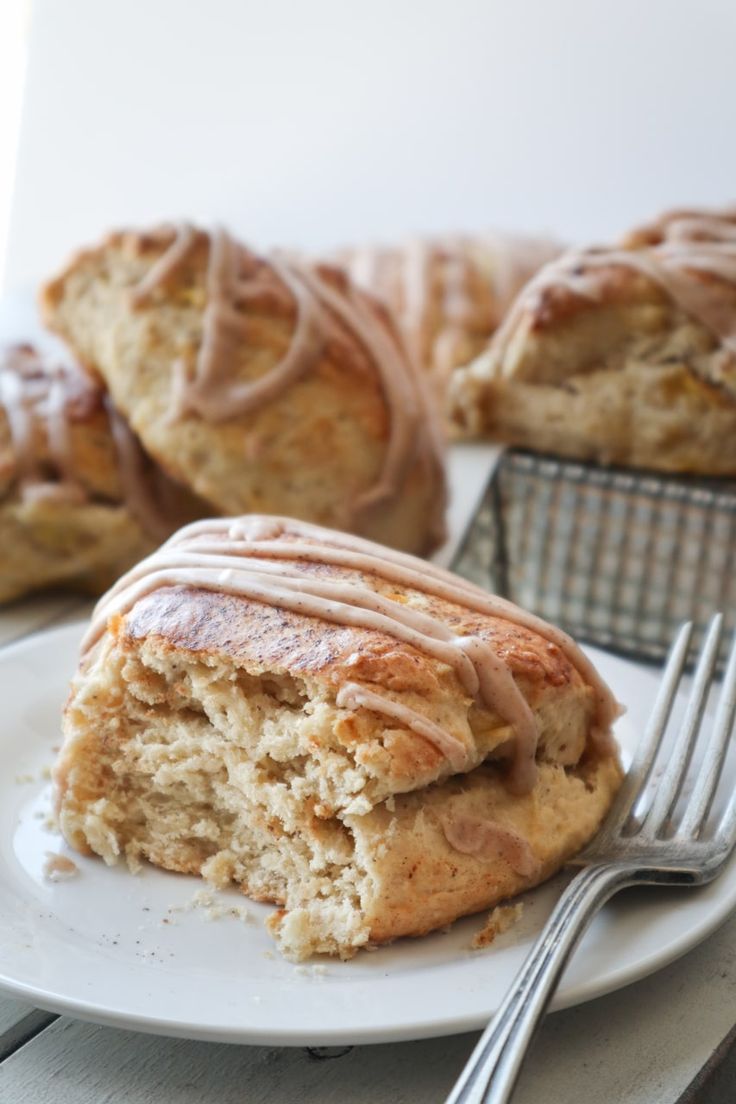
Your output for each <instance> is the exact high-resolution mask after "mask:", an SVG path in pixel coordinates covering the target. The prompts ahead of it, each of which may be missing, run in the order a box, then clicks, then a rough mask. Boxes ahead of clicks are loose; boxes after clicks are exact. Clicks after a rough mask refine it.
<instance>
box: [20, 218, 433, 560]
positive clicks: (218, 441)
mask: <svg viewBox="0 0 736 1104" xmlns="http://www.w3.org/2000/svg"><path fill="white" fill-rule="evenodd" d="M42 302H43V309H44V313H45V316H46V320H47V321H48V323H49V324H50V325H51V327H52V328H53V329H54V330H55V331H56V332H58V333H59V334H60V335H61V336H62V337H63V338H64V339H65V340H66V341H67V342H68V343H69V344H70V345H71V346H72V348H73V350H74V352H75V354H76V355H77V356H78V357H79V358H80V360H81V361H82V363H83V364H84V365H85V366H86V367H87V368H88V369H89V370H91V371H92V372H93V373H95V374H97V375H99V376H100V377H101V378H103V379H104V381H105V383H106V385H107V387H108V388H109V390H110V393H111V395H112V397H113V401H114V402H115V404H116V405H117V406H118V408H119V409H120V410H121V411H122V412H123V413H124V415H125V416H126V418H127V419H128V420H129V421H130V424H131V425H132V427H133V429H134V430H135V432H136V433H137V434H138V435H139V436H140V438H141V441H142V442H143V444H144V446H145V448H146V449H147V451H148V452H149V453H150V454H151V455H152V456H154V457H155V458H156V460H157V461H158V462H159V463H160V464H161V465H162V466H163V467H164V468H165V469H166V470H167V471H169V472H170V473H171V474H172V475H174V476H175V477H176V478H178V479H180V480H182V481H183V482H184V483H185V484H186V485H188V486H191V487H192V488H193V489H194V490H195V491H196V492H197V493H198V494H199V495H201V496H202V497H203V498H205V499H206V500H207V501H209V502H211V503H212V504H213V505H214V506H215V507H216V509H217V510H218V511H221V512H223V513H229V514H237V513H241V512H243V511H244V510H254V509H255V510H258V509H262V510H267V511H272V512H277V513H280V512H288V513H290V514H294V515H296V516H300V517H305V518H308V519H312V520H317V521H321V522H325V523H328V524H332V525H335V526H337V527H340V528H346V529H351V530H355V531H358V532H361V533H366V534H368V535H371V536H373V537H376V538H378V539H381V540H386V541H387V542H388V543H393V544H395V545H398V546H401V547H406V548H409V549H411V550H413V551H425V550H428V549H429V548H431V547H432V546H433V545H435V544H436V543H437V542H438V540H439V539H440V537H441V533H442V530H443V514H444V470H443V464H442V455H441V454H442V447H441V442H440V438H439V431H438V427H437V424H436V420H435V417H434V415H433V413H432V412H431V410H430V409H429V406H430V404H429V400H428V396H427V394H426V392H425V388H424V384H423V382H422V381H421V380H420V379H419V372H418V371H417V370H416V369H415V368H414V366H413V364H412V362H411V359H410V357H409V356H408V355H407V353H406V350H405V348H404V347H403V344H402V341H401V339H400V337H399V335H398V333H397V332H396V330H395V328H394V326H393V324H392V322H391V320H390V318H389V316H388V314H387V312H386V311H385V310H384V308H383V307H381V306H380V305H379V304H378V303H376V302H375V301H374V300H372V299H371V298H370V297H369V296H367V295H365V294H364V293H363V292H360V291H359V290H357V289H356V288H355V287H353V286H352V285H351V283H350V281H349V280H348V279H347V277H346V276H345V275H344V274H343V273H342V272H340V271H339V270H338V269H336V268H334V267H330V266H327V265H307V264H303V263H301V262H298V261H296V260H294V259H292V258H289V257H286V256H284V255H277V254H275V253H270V254H268V255H263V256H260V255H257V254H256V253H254V252H253V251H252V250H250V249H248V248H247V247H246V246H244V245H242V244H240V243H238V242H236V241H235V240H234V239H233V238H232V237H231V236H230V235H228V234H227V233H226V232H225V231H223V230H217V231H215V232H213V233H212V234H210V233H206V232H204V231H202V230H197V229H195V228H193V227H191V226H189V225H188V224H185V225H181V226H179V227H161V228H159V229H156V230H153V231H151V232H150V233H138V232H135V231H123V232H119V233H114V234H111V235H109V236H108V237H107V238H106V239H105V240H104V241H103V242H102V244H101V245H100V246H98V247H97V248H94V249H90V250H86V251H83V252H81V253H80V254H78V255H77V256H76V257H75V258H73V259H72V261H71V263H70V264H69V265H68V266H67V268H66V269H65V270H64V272H62V273H61V275H60V276H59V277H57V278H56V279H55V280H52V281H51V282H50V283H49V284H47V285H46V287H45V289H44V292H43V296H42Z"/></svg>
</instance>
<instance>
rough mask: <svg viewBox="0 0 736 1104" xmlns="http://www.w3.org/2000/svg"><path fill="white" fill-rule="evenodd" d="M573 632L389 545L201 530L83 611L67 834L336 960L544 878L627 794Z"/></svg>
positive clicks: (297, 529)
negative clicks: (258, 905)
mask: <svg viewBox="0 0 736 1104" xmlns="http://www.w3.org/2000/svg"><path fill="white" fill-rule="evenodd" d="M616 715H617V706H616V704H615V702H614V700H613V698H612V696H611V694H610V692H609V690H608V689H607V688H606V686H605V685H604V684H603V683H602V682H601V680H600V678H599V677H598V676H597V675H596V672H595V671H594V669H593V667H592V666H591V664H590V662H589V661H588V660H587V659H586V657H585V656H584V655H583V654H582V653H581V652H580V650H579V649H578V648H577V647H576V646H575V645H574V644H573V642H572V641H571V640H570V639H569V637H567V636H565V635H564V634H563V633H562V632H560V631H559V630H557V629H554V628H553V627H551V626H550V625H547V624H545V623H544V622H542V621H540V620H539V619H538V618H536V617H534V616H533V615H531V614H528V613H525V612H524V611H522V610H521V609H519V608H518V607H515V606H513V605H512V604H511V603H510V602H507V601H505V600H503V599H501V598H495V597H493V596H491V595H489V594H487V593H486V592H484V591H482V590H480V589H479V588H476V587H474V586H472V585H471V584H469V583H466V582H464V581H463V580H461V579H459V578H457V577H456V576H454V575H451V574H450V573H448V572H445V571H442V570H440V569H439V568H436V567H434V566H433V565H431V564H427V563H424V562H422V561H420V560H417V559H415V558H414V557H412V556H408V555H406V554H403V553H400V552H395V551H391V550H389V549H387V548H384V547H381V546H379V545H376V544H373V543H371V542H369V541H366V540H362V539H360V538H357V537H352V536H348V535H346V534H344V533H338V532H334V531H330V530H326V529H321V528H319V527H317V526H312V525H307V524H305V523H303V522H297V521H293V520H290V519H287V518H275V517H256V516H250V517H243V518H239V519H236V520H234V521H230V522H227V521H210V522H201V523H195V524H194V525H191V526H189V527H187V528H185V529H183V530H182V531H181V532H180V533H179V534H177V535H176V536H175V537H173V538H172V539H171V540H170V541H169V542H168V543H167V544H166V545H165V546H164V547H163V548H162V549H160V550H159V551H158V552H157V553H155V554H154V555H153V556H151V557H150V558H149V559H148V560H146V561H144V562H143V563H142V564H140V565H139V566H138V567H137V568H135V569H133V571H132V572H130V573H129V574H128V575H127V576H126V577H125V578H124V579H122V580H121V581H120V582H119V583H118V584H117V585H116V586H115V587H113V589H112V590H111V591H110V592H109V593H108V594H107V595H106V596H105V597H104V598H103V599H102V601H101V602H100V603H99V605H98V607H97V610H96V613H95V616H94V619H93V623H92V626H91V628H90V630H89V632H88V635H87V639H86V641H85V642H84V643H83V658H82V660H81V664H80V668H79V671H78V673H77V675H76V677H75V679H74V682H73V684H72V690H71V695H70V698H69V702H68V705H67V708H66V711H65V716H64V745H63V748H62V751H61V753H60V757H59V760H58V762H57V765H56V768H55V783H56V788H57V805H58V816H59V824H60V826H61V830H62V832H63V833H64V835H65V837H66V839H67V840H68V842H69V843H70V844H71V845H72V846H73V847H75V848H77V849H78V850H80V851H82V852H94V853H96V854H98V855H101V856H102V857H103V858H104V859H105V861H106V862H108V863H114V862H115V861H116V860H117V859H119V858H120V857H125V858H126V859H127V860H128V862H129V863H130V864H131V865H132V866H133V867H135V866H136V865H137V864H138V863H139V862H140V860H141V859H148V860H149V861H150V862H152V863H155V864H157V865H159V866H162V867H165V868H166V869H168V870H177V871H183V872H186V873H191V874H201V875H203V876H204V877H205V878H207V879H209V880H211V881H212V882H214V883H215V884H217V885H225V884H228V883H230V882H235V883H236V884H238V885H239V886H241V887H242V889H243V892H244V893H246V894H248V895H249V896H250V897H253V898H255V899H256V900H259V901H269V902H274V903H276V904H277V905H279V906H280V907H279V909H278V911H276V912H275V914H274V915H273V916H272V918H271V920H270V925H269V926H270V928H271V931H272V932H273V934H274V935H275V937H276V939H277V940H278V942H279V945H280V947H281V949H282V951H283V952H284V954H286V955H287V956H288V957H291V958H294V959H300V958H304V957H306V956H308V955H310V954H312V953H314V952H324V953H328V954H337V955H340V956H342V957H344V958H346V957H349V956H350V955H352V954H354V953H355V952H356V950H358V949H359V948H360V947H363V946H365V945H367V944H369V943H383V942H386V941H388V940H392V939H395V938H397V937H398V936H404V935H421V934H423V933H425V932H429V931H431V930H433V929H435V928H440V927H443V926H444V925H446V924H448V923H449V922H451V921H453V920H455V919H456V918H457V917H459V916H463V915H464V914H467V913H472V912H476V911H478V910H480V909H484V908H488V907H489V906H491V905H493V904H494V903H495V902H497V901H499V900H500V899H502V898H506V897H509V896H511V895H513V894H516V893H518V892H520V891H521V890H523V889H526V888H527V887H529V886H533V885H535V884H536V883H537V882H539V881H541V880H542V879H544V878H547V877H548V876H549V875H550V874H552V873H553V872H554V871H556V870H557V869H558V868H559V867H560V865H561V864H562V863H564V862H565V860H566V859H567V858H568V857H569V856H570V855H572V854H573V853H574V852H575V851H576V850H577V849H579V848H580V847H581V846H582V845H583V844H584V843H585V842H586V841H587V840H588V839H589V838H590V837H591V836H592V835H593V834H594V833H595V831H596V829H597V827H598V825H599V824H600V822H601V820H602V818H603V817H604V815H605V813H606V811H607V809H608V808H609V805H610V802H611V800H612V797H613V795H614V794H615V792H616V790H617V788H618V785H619V782H620V779H621V768H620V765H619V761H618V758H617V754H616V751H615V747H614V745H613V743H612V741H611V735H610V729H611V724H612V721H613V719H614V718H615V716H616Z"/></svg>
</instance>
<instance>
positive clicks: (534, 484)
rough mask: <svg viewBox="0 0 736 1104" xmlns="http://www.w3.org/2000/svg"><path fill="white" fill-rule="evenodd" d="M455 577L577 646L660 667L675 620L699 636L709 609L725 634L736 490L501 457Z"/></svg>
mask: <svg viewBox="0 0 736 1104" xmlns="http://www.w3.org/2000/svg"><path fill="white" fill-rule="evenodd" d="M454 569H455V570H456V571H457V572H458V573H459V574H460V575H463V576H465V577H466V578H468V579H470V580H472V581H473V582H475V583H478V584H479V585H480V586H483V587H486V588H488V587H490V588H491V589H492V590H494V591H496V592H497V593H499V594H502V595H504V596H505V597H508V598H510V599H511V600H512V601H514V602H516V603H518V604H519V605H521V606H524V607H526V608H527V609H530V610H533V611H534V612H535V613H538V614H539V615H540V616H542V617H544V618H545V619H546V620H548V621H551V622H554V623H555V624H557V625H559V626H560V627H562V628H564V629H566V630H567V631H568V632H570V633H571V634H573V635H574V636H576V637H578V638H580V639H582V640H587V641H589V642H590V643H592V644H598V645H600V646H601V647H605V648H609V649H612V650H615V651H619V652H621V653H622V654H624V655H628V656H631V657H633V658H637V659H648V660H654V661H660V660H661V659H663V657H664V656H665V655H666V652H667V648H668V645H669V643H670V641H671V640H672V637H673V635H674V632H675V629H676V628H677V626H678V625H679V624H680V623H681V622H682V621H684V620H693V621H694V622H695V624H696V626H697V629H698V631H699V633H700V632H701V631H702V628H703V626H704V625H705V623H706V622H707V620H708V617H709V616H710V615H711V614H712V612H713V611H714V610H716V609H720V610H723V611H724V613H725V614H726V627H727V629H730V630H731V631H733V629H734V628H735V627H736V482H733V481H730V480H728V481H727V480H716V479H712V480H709V479H700V478H694V477H693V478H691V477H687V476H679V475H665V474H658V473H652V472H640V471H633V470H628V469H621V468H604V467H601V466H598V465H595V464H591V463H579V462H576V461H570V460H563V459H559V458H556V457H549V456H540V455H535V454H533V453H529V452H524V451H521V450H510V451H508V452H505V453H504V454H503V455H502V456H501V459H500V460H499V463H498V465H497V467H496V469H495V471H494V473H493V475H492V477H491V479H490V481H489V483H488V486H487V487H486V490H485V493H484V495H483V498H482V501H481V504H480V507H479V509H478V511H477V513H476V516H475V518H474V521H473V523H472V524H471V526H470V528H469V530H468V532H467V534H466V536H465V539H464V541H463V543H462V544H461V546H460V550H459V552H458V555H457V557H456V559H455V563H454ZM728 635H730V633H727V636H728ZM724 647H725V646H724Z"/></svg>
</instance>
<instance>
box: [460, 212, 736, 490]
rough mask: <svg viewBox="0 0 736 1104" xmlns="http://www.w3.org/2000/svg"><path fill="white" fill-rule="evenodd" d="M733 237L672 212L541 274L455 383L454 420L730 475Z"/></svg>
mask: <svg viewBox="0 0 736 1104" xmlns="http://www.w3.org/2000/svg"><path fill="white" fill-rule="evenodd" d="M735 228H736V223H735V222H734V215H733V213H732V212H731V213H730V216H729V213H728V212H724V213H722V214H719V213H718V212H714V213H710V214H699V213H698V212H679V213H678V212H673V213H670V214H669V215H667V216H665V217H664V218H662V219H660V220H658V221H657V222H655V223H653V224H651V225H650V226H648V227H645V228H642V229H640V230H638V231H635V232H632V234H630V235H629V236H627V238H626V239H625V241H624V244H623V246H621V247H613V248H596V249H584V250H572V251H569V252H567V253H565V254H564V255H563V256H562V257H561V258H559V259H558V260H556V261H553V262H551V263H550V264H549V265H547V266H545V267H544V268H543V269H542V270H541V271H540V272H539V273H538V275H537V276H536V277H534V279H532V280H531V281H530V283H529V284H527V286H526V287H525V288H524V290H523V291H522V292H521V293H520V295H519V297H518V299H517V300H516V302H515V304H514V305H513V307H512V308H511V310H510V311H509V314H508V315H507V317H506V320H505V322H504V324H503V326H502V327H501V328H500V329H499V330H498V331H497V333H496V336H495V338H494V340H493V342H492V343H491V345H490V346H489V348H488V350H487V351H486V352H485V353H484V354H483V355H482V356H480V357H479V358H477V359H476V360H475V361H474V362H473V363H472V364H471V365H469V366H468V367H467V368H466V369H464V370H462V371H461V372H460V373H458V374H456V377H455V379H454V381H453V396H452V401H453V404H454V410H455V415H456V417H457V418H459V419H461V420H463V421H464V423H465V425H466V426H467V428H468V431H469V432H473V433H475V434H478V435H481V436H488V437H492V438H495V439H497V440H500V441H505V442H508V443H510V444H513V445H519V446H524V447H527V448H531V449H535V450H538V451H542V452H545V451H546V452H552V453H556V454H559V455H562V456H570V457H578V458H583V459H593V460H598V461H601V462H603V463H615V464H626V465H631V466H637V467H642V468H652V469H658V470H662V471H675V472H691V473H698V474H704V475H734V474H736V232H735Z"/></svg>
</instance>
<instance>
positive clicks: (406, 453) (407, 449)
mask: <svg viewBox="0 0 736 1104" xmlns="http://www.w3.org/2000/svg"><path fill="white" fill-rule="evenodd" d="M195 240H196V233H195V232H194V231H193V230H192V228H191V227H190V226H188V225H184V226H182V227H180V228H179V229H178V231H177V233H176V235H175V237H174V239H173V241H172V243H171V245H170V246H169V247H168V249H167V250H166V251H165V252H164V253H163V254H162V256H161V257H159V259H158V260H157V261H156V263H155V264H154V265H153V267H152V268H151V269H150V270H149V272H148V273H147V274H146V276H145V278H144V279H143V280H142V281H141V283H140V284H139V285H138V286H137V287H136V288H135V289H134V290H133V292H132V296H131V303H132V305H133V307H134V309H139V308H140V307H142V306H144V305H145V304H146V303H147V302H148V301H149V299H150V297H151V295H152V294H153V292H154V291H155V289H156V287H157V285H158V284H159V283H161V282H162V281H164V280H166V279H168V278H170V277H171V275H172V274H173V273H174V272H175V271H176V269H177V267H178V266H179V265H181V264H183V263H184V261H185V260H186V258H187V256H188V255H189V252H190V250H191V248H192V245H193V243H194V241H195ZM249 259H250V264H249V266H248V270H247V271H246V272H245V273H244V274H243V273H242V272H241V268H242V266H243V264H244V263H245V264H247V262H248V260H249ZM257 263H258V264H260V265H267V266H268V267H269V268H270V269H272V270H273V272H274V273H275V275H276V276H277V277H278V279H279V281H280V282H281V284H282V285H283V287H285V288H286V289H287V291H288V294H289V296H290V298H291V300H292V302H293V304H294V307H295V309H296V322H295V325H294V330H293V333H292V335H291V340H290V343H289V346H288V348H287V350H286V352H285V353H284V355H283V356H282V357H281V358H280V359H279V360H278V361H277V363H276V364H275V365H273V366H272V367H271V369H270V370H269V371H268V372H267V373H266V374H265V375H262V376H260V377H258V378H256V379H253V380H248V381H238V380H235V379H233V371H234V367H235V366H236V365H237V363H238V359H239V351H240V348H241V346H242V343H243V342H247V340H248V336H249V319H248V316H247V315H243V314H241V313H240V312H239V311H238V309H237V308H238V304H240V303H242V302H244V301H247V300H248V299H249V298H251V297H252V296H253V295H254V294H260V293H261V292H262V288H261V287H259V285H258V281H257V272H256V273H254V271H253V269H254V262H253V259H252V258H250V255H249V254H247V253H246V251H245V250H244V249H243V248H242V247H241V246H240V245H239V244H238V243H237V242H236V241H234V240H233V239H232V238H231V237H230V236H229V235H228V234H227V233H226V232H225V231H224V230H223V229H221V228H219V229H217V230H216V231H215V232H214V233H213V234H212V235H210V240H209V254H208V262H207V272H206V287H207V297H208V298H207V305H206V307H205V309H204V317H203V325H202V340H201V343H200V347H199V350H198V353H197V357H196V363H195V365H194V371H193V372H192V373H191V374H190V373H189V372H188V370H187V367H186V365H185V364H184V363H183V362H182V361H181V360H178V361H176V362H175V363H174V365H173V367H172V379H173V382H172V392H173V397H174V417H181V416H182V415H184V414H186V413H187V411H191V412H194V413H196V414H198V415H199V416H201V417H202V418H204V419H205V420H207V421H211V422H218V421H227V420H230V419H232V418H236V417H239V416H242V415H246V414H251V413H254V412H255V411H257V410H259V409H261V408H262V407H263V406H265V405H267V404H268V403H270V402H273V401H274V400H275V399H277V398H278V397H279V396H280V395H282V394H283V393H284V392H285V391H286V390H288V388H289V387H291V386H293V385H294V384H295V383H296V382H297V381H298V380H299V379H300V378H302V377H303V376H305V375H306V374H307V373H309V372H310V371H312V370H313V369H314V368H315V366H316V365H317V363H318V362H319V360H320V357H321V356H322V355H323V353H324V351H325V345H326V335H327V333H328V331H329V328H330V326H334V321H335V320H337V322H339V324H340V325H341V326H342V327H344V328H345V329H346V330H347V331H348V332H349V333H350V334H352V335H353V337H354V338H355V339H356V340H357V342H358V343H359V344H360V345H361V346H362V348H363V350H364V351H365V352H366V354H367V355H368V357H369V358H370V360H371V362H372V363H373V364H374V365H375V367H376V369H377V371H378V373H379V379H380V383H381V388H382V390H383V393H384V396H385V399H386V404H387V407H388V411H389V420H390V436H389V441H388V445H387V448H386V454H385V457H384V462H383V466H382V469H381V471H380V473H379V476H378V479H377V482H376V484H375V485H374V486H373V487H371V488H369V489H368V490H367V491H365V492H364V493H363V494H362V495H359V496H358V497H357V499H356V501H355V502H353V503H350V504H349V506H346V511H347V514H346V524H354V523H355V522H356V519H357V518H359V516H360V515H361V514H362V513H363V512H364V511H366V510H370V509H373V508H374V507H377V506H380V505H382V504H384V503H386V502H388V501H391V500H395V499H396V498H397V497H398V495H399V494H400V493H401V491H402V490H403V486H404V481H405V477H406V475H407V473H408V471H409V469H410V467H411V465H412V463H413V462H414V461H418V462H419V463H422V464H424V465H428V466H430V467H431V468H433V469H434V471H435V475H436V476H437V478H436V483H437V486H438V487H439V486H441V484H442V475H441V472H442V464H443V461H442V454H443V446H442V442H441V438H440V432H439V428H438V425H437V423H436V418H435V415H434V413H433V412H432V411H431V410H430V409H429V404H428V402H427V401H426V399H425V398H424V396H423V383H422V381H421V380H420V379H419V378H418V375H417V374H416V373H415V372H414V370H413V365H412V363H411V360H410V358H409V357H407V356H406V355H405V353H404V350H403V349H402V347H401V344H400V341H399V340H398V339H397V337H396V335H395V334H394V333H393V332H392V331H391V329H390V328H389V326H387V325H385V324H384V323H383V321H382V320H380V319H379V318H378V317H377V316H376V313H375V310H374V309H373V308H371V307H369V305H368V303H367V302H366V300H365V299H364V298H363V297H362V296H361V295H360V294H356V293H355V291H354V289H353V288H352V287H351V286H350V285H349V284H348V285H347V286H345V287H343V288H341V289H339V290H338V289H337V288H335V287H334V286H333V285H332V283H331V282H330V281H329V280H328V279H325V277H324V275H323V274H322V273H321V272H320V270H319V268H318V267H312V268H308V267H306V266H304V265H299V264H297V263H296V262H294V261H292V260H290V259H287V258H286V257H282V256H276V255H275V254H271V255H269V257H268V258H266V259H263V260H261V261H260V262H257ZM444 507H445V502H444V496H443V494H438V495H437V499H436V501H435V502H434V503H433V509H434V515H433V518H432V527H433V529H434V530H435V532H436V533H439V532H441V531H442V529H443V520H442V519H443V517H444Z"/></svg>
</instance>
